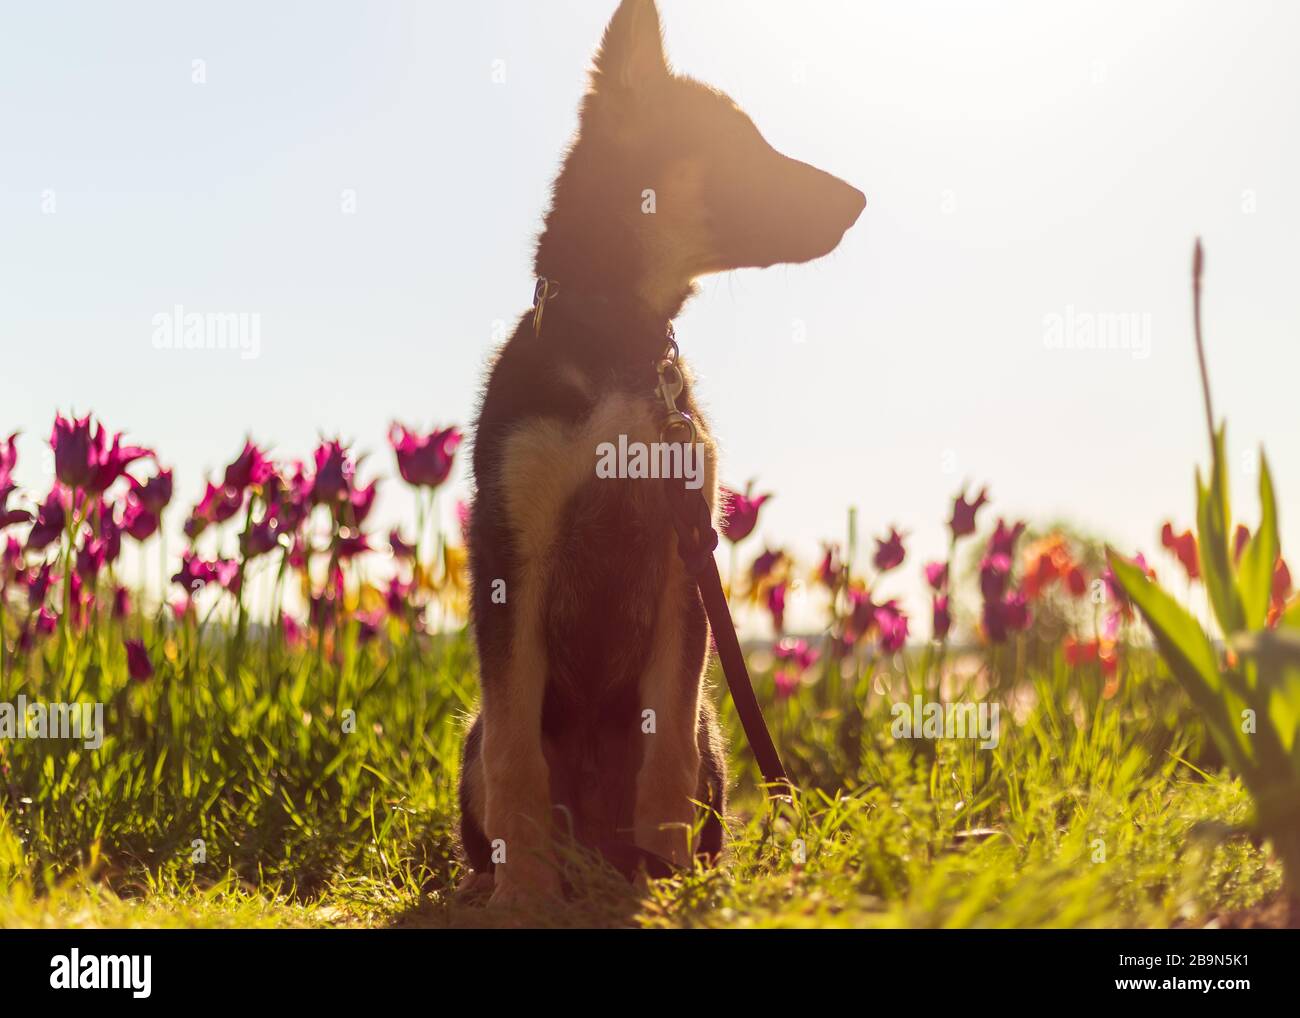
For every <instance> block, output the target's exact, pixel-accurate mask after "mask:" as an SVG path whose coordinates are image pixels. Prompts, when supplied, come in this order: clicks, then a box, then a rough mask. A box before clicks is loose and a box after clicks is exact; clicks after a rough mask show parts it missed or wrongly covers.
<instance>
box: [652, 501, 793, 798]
mask: <svg viewBox="0 0 1300 1018" xmlns="http://www.w3.org/2000/svg"><path fill="white" fill-rule="evenodd" d="M667 483H668V502H669V505H670V506H671V508H672V513H673V525H674V527H675V528H676V530H677V554H678V555H680V556H681V559H682V565H683V566H685V567H686V572H687V573H689V574H690V576H691V578H692V579H693V580H694V581H695V586H696V588H697V589H698V590H699V592H700V600H701V601H703V602H704V613H705V614H706V615H707V616H708V618H709V626H710V628H711V629H712V630H713V641H714V643H716V644H717V647H718V658H719V660H721V662H722V674H723V675H725V676H726V678H727V688H728V689H729V690H731V700H732V702H733V703H734V704H735V705H736V713H737V714H738V715H740V724H741V727H742V728H744V730H745V738H746V739H748V740H749V748H750V750H751V751H752V752H753V754H754V759H756V760H757V761H758V769H759V770H760V771H761V772H762V774H763V781H764V782H765V783H766V784H767V785H768V789H769V794H771V795H774V796H780V795H789V794H790V793H791V792H792V791H793V785H791V783H790V779H789V778H788V777H786V773H785V768H784V767H783V766H781V757H780V756H779V755H778V754H777V752H776V745H775V743H773V742H772V734H771V732H769V731H768V728H767V722H766V721H764V720H763V711H762V710H761V709H760V708H759V706H758V698H757V697H756V696H755V695H754V684H753V683H752V682H751V681H750V679H749V669H748V668H747V667H746V666H745V655H744V652H742V651H741V649H740V640H739V639H738V638H737V636H736V627H735V624H734V623H733V622H732V620H731V609H730V607H729V606H728V604H727V596H726V594H724V593H723V591H722V577H721V576H720V575H719V574H718V563H717V561H716V560H715V559H714V557H713V550H714V549H715V548H716V547H717V546H718V532H717V530H715V529H714V527H713V514H712V512H711V511H710V509H709V503H708V501H707V500H706V499H705V497H704V493H703V492H702V491H698V490H697V491H692V490H691V489H689V488H687V487H686V482H685V480H684V479H682V478H678V479H674V480H669V481H668V482H667Z"/></svg>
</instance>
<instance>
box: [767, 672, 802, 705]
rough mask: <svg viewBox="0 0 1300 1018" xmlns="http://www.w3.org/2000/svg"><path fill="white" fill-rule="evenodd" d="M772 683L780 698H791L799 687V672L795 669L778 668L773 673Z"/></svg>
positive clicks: (777, 696)
mask: <svg viewBox="0 0 1300 1018" xmlns="http://www.w3.org/2000/svg"><path fill="white" fill-rule="evenodd" d="M772 684H773V686H774V687H775V691H776V698H777V699H778V700H786V699H789V698H790V697H791V696H793V695H794V694H795V692H796V690H798V688H799V673H798V672H796V671H794V670H793V669H788V668H778V669H777V670H776V671H775V672H773V673H772Z"/></svg>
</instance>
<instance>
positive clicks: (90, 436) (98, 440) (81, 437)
mask: <svg viewBox="0 0 1300 1018" xmlns="http://www.w3.org/2000/svg"><path fill="white" fill-rule="evenodd" d="M50 446H51V447H52V448H53V449H54V473H55V475H56V476H57V477H58V479H59V480H60V481H62V482H63V483H64V484H65V485H67V486H68V487H69V488H85V487H87V486H88V485H89V484H90V482H91V481H93V480H94V478H95V473H96V470H97V467H98V461H99V456H100V455H101V453H102V452H103V446H104V433H103V431H102V430H101V429H100V428H99V427H98V425H95V426H92V425H91V423H90V414H87V415H86V416H85V417H82V418H80V419H79V420H78V419H76V418H74V419H72V420H70V421H68V420H64V418H63V415H62V414H55V416H54V430H53V431H51V432H50Z"/></svg>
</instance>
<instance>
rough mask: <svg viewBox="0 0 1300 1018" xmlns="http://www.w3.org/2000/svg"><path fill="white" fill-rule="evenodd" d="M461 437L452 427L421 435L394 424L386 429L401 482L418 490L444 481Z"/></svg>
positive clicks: (457, 430) (449, 470)
mask: <svg viewBox="0 0 1300 1018" xmlns="http://www.w3.org/2000/svg"><path fill="white" fill-rule="evenodd" d="M463 437H464V436H463V435H461V433H460V431H459V429H457V428H455V427H450V428H443V429H442V430H441V431H440V430H437V429H434V430H433V431H431V432H430V433H429V434H427V435H423V436H422V435H419V434H417V433H416V432H414V431H411V430H410V429H409V428H407V427H406V426H405V425H403V424H398V423H397V422H393V425H392V427H391V428H389V429H388V442H389V444H390V445H391V446H392V447H393V452H394V454H395V455H396V456H397V471H398V473H400V474H401V475H402V480H404V481H405V482H406V483H407V484H410V485H414V486H415V487H417V488H436V487H438V486H439V485H441V484H442V483H443V482H444V481H445V480H447V476H448V475H449V474H450V473H451V467H452V463H453V461H454V460H455V456H456V449H457V447H458V446H459V445H460V443H461V439H462V438H463Z"/></svg>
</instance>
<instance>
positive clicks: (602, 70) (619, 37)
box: [593, 0, 668, 92]
mask: <svg viewBox="0 0 1300 1018" xmlns="http://www.w3.org/2000/svg"><path fill="white" fill-rule="evenodd" d="M667 77H668V61H667V59H666V58H665V57H664V40H663V34H662V30H661V29H660V27H659V10H658V8H657V7H655V2H654V0H623V2H622V3H620V4H619V5H618V10H616V11H615V12H614V16H613V17H612V18H610V19H609V25H608V26H606V28H605V36H604V38H603V39H602V40H601V42H600V52H599V53H597V54H596V68H595V74H594V75H593V83H594V84H595V86H596V88H597V90H598V91H605V90H618V91H626V92H637V91H639V90H641V89H644V88H646V87H648V86H652V85H654V84H656V83H658V82H660V81H662V80H664V79H665V78H667Z"/></svg>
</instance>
